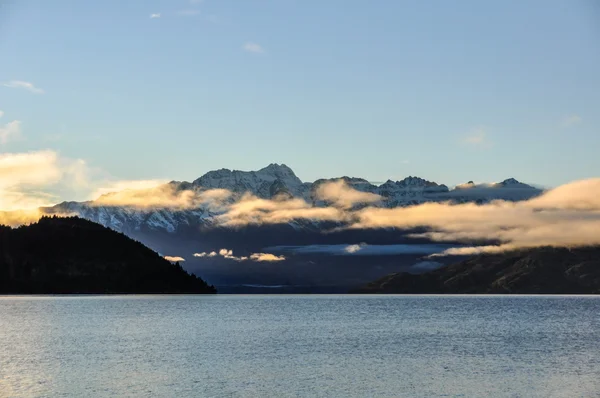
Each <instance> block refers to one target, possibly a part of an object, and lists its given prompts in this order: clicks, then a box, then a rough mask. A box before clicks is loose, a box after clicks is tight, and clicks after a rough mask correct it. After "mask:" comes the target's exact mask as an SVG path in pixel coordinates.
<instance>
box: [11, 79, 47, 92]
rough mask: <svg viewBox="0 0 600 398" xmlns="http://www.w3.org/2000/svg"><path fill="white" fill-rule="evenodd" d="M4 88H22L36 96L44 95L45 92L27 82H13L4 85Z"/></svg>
mask: <svg viewBox="0 0 600 398" xmlns="http://www.w3.org/2000/svg"><path fill="white" fill-rule="evenodd" d="M2 85H3V86H4V87H10V88H22V89H25V90H27V91H30V92H32V93H34V94H44V90H42V89H41V88H39V87H36V86H35V85H34V84H33V83H30V82H25V81H22V80H11V81H9V82H5V83H2Z"/></svg>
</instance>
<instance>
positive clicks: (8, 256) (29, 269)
mask: <svg viewBox="0 0 600 398" xmlns="http://www.w3.org/2000/svg"><path fill="white" fill-rule="evenodd" d="M0 293H2V294H6V293H20V294H23V293H215V290H214V288H213V287H212V286H208V285H207V284H206V283H205V282H204V281H203V280H202V279H200V278H197V277H196V276H194V275H190V274H188V273H187V272H186V271H184V270H183V269H182V268H181V267H180V266H179V265H178V264H171V263H170V262H169V261H167V260H165V259H164V258H162V257H160V256H159V255H158V254H157V253H156V252H154V251H152V250H150V249H149V248H147V247H145V246H144V245H142V244H141V243H139V242H136V241H134V240H132V239H130V238H128V237H126V236H125V235H123V234H121V233H118V232H115V231H112V230H110V229H108V228H105V227H103V226H101V225H99V224H96V223H92V222H90V221H87V220H83V219H80V218H77V217H69V218H57V217H54V218H49V217H43V218H42V219H40V221H39V222H37V223H35V224H31V225H28V226H23V227H19V228H15V229H13V228H9V227H5V226H0Z"/></svg>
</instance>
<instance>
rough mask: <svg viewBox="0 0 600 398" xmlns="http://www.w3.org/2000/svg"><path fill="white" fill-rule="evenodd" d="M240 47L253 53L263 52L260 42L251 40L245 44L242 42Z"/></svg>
mask: <svg viewBox="0 0 600 398" xmlns="http://www.w3.org/2000/svg"><path fill="white" fill-rule="evenodd" d="M242 49H243V50H244V51H246V52H249V53H254V54H264V53H265V49H264V48H263V47H262V46H261V45H260V44H257V43H253V42H247V43H246V44H244V45H243V46H242Z"/></svg>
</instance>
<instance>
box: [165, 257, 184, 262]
mask: <svg viewBox="0 0 600 398" xmlns="http://www.w3.org/2000/svg"><path fill="white" fill-rule="evenodd" d="M164 259H165V260H167V261H170V262H172V263H177V262H182V261H185V258H183V257H179V256H164Z"/></svg>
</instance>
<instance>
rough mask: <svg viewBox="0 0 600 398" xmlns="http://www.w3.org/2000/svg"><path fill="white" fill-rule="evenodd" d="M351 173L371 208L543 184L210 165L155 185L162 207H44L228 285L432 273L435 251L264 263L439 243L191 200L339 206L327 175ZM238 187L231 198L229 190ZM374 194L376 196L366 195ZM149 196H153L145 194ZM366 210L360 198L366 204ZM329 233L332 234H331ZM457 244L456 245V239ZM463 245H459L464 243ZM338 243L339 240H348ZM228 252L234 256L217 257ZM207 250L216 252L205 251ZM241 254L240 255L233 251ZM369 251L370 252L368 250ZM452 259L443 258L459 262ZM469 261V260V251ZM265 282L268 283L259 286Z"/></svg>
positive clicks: (519, 196)
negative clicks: (311, 248) (328, 191)
mask: <svg viewBox="0 0 600 398" xmlns="http://www.w3.org/2000/svg"><path fill="white" fill-rule="evenodd" d="M339 180H343V181H344V182H345V184H346V185H348V186H349V187H351V188H354V189H355V190H358V191H361V192H366V193H370V194H375V195H379V196H380V197H381V198H382V200H379V201H377V202H376V203H369V205H370V206H381V207H389V208H393V207H399V206H411V205H415V204H420V203H425V202H455V203H469V202H471V203H487V202H490V201H493V200H498V199H501V200H507V201H519V200H525V199H528V198H531V197H534V196H536V195H539V194H540V193H541V192H542V191H541V190H540V189H537V188H535V187H532V186H530V185H527V184H523V183H521V182H519V181H517V180H515V179H513V178H508V179H506V180H504V181H502V182H500V183H496V184H474V183H473V182H469V183H467V184H462V185H459V186H457V187H453V188H449V187H448V186H447V185H445V184H440V183H436V182H432V181H428V180H426V179H423V178H419V177H414V176H409V177H406V178H404V179H402V180H400V181H391V180H388V181H386V182H384V183H383V184H373V183H371V182H369V181H368V180H366V179H364V178H357V177H347V176H343V177H340V178H323V179H318V180H316V181H314V182H303V181H302V180H300V179H299V178H298V177H297V176H296V174H295V173H294V172H293V171H292V169H290V168H289V167H288V166H286V165H284V164H281V165H279V164H270V165H268V166H267V167H264V168H262V169H260V170H258V171H239V170H228V169H220V170H214V171H210V172H208V173H206V174H204V175H203V176H201V177H199V178H197V179H196V180H194V181H192V182H188V181H171V182H169V183H166V184H165V185H163V186H159V187H157V188H153V189H155V191H150V192H149V193H150V196H152V195H153V194H154V193H156V194H157V195H158V196H160V195H163V194H164V193H165V192H166V193H168V195H166V200H161V201H158V202H156V203H155V205H153V206H135V205H121V204H120V201H119V198H121V197H122V196H123V195H125V196H127V197H134V198H135V197H136V195H137V193H138V191H135V190H129V191H122V192H114V193H109V194H106V195H103V196H101V197H99V198H96V199H95V200H93V201H86V202H63V203H60V204H57V205H55V206H52V207H47V208H43V209H42V211H43V212H45V213H48V214H63V215H64V214H71V215H77V216H79V217H82V218H84V219H87V220H90V221H93V222H96V223H99V224H101V225H103V226H105V227H109V228H110V229H113V230H115V231H118V232H122V233H124V234H126V235H127V236H129V237H131V238H133V239H136V240H138V241H140V242H142V243H144V244H145V245H147V246H148V247H150V248H151V249H153V250H155V251H157V252H159V253H160V254H162V255H164V256H178V257H182V258H183V259H185V261H182V262H181V264H182V265H183V267H184V268H185V269H186V270H187V271H189V272H194V273H197V274H199V275H202V276H203V278H205V279H206V280H207V281H208V282H209V283H211V284H213V285H215V286H216V287H217V288H218V290H219V291H220V292H223V293H231V292H274V290H273V289H274V288H273V286H277V289H276V290H277V291H278V292H290V293H313V292H319V293H331V292H339V293H345V292H347V291H348V290H350V289H352V288H357V287H359V286H362V285H364V284H366V283H368V282H371V281H373V280H376V279H377V278H381V277H384V276H385V275H388V274H390V273H395V272H402V271H408V272H423V270H422V269H421V268H419V267H415V264H417V263H419V262H421V261H423V260H422V257H423V256H424V255H426V254H428V253H429V254H430V251H429V250H425V251H423V252H421V254H419V253H415V252H410V253H409V252H404V253H396V254H389V253H388V254H386V255H376V254H373V255H360V256H355V255H352V256H351V255H332V254H330V253H327V252H326V251H323V252H319V253H310V254H307V253H301V252H294V251H292V252H285V253H284V252H279V253H277V252H275V251H273V254H276V255H278V256H283V257H285V260H284V261H277V262H257V261H252V260H247V261H239V259H241V258H248V259H250V258H251V256H252V255H253V254H256V253H264V252H267V253H270V252H271V250H270V248H273V247H284V246H303V245H305V246H306V245H324V247H328V246H327V245H338V246H339V245H342V246H345V245H356V244H359V245H360V244H367V245H374V246H373V247H378V246H381V245H418V246H419V247H422V246H420V245H423V244H425V245H428V244H431V243H432V242H430V241H428V240H426V239H421V238H415V237H411V236H410V234H411V232H417V233H418V232H423V231H421V230H416V231H407V230H403V231H398V230H395V229H393V228H379V229H343V228H342V229H338V228H333V227H335V226H336V224H334V223H333V224H332V222H326V221H320V222H316V221H307V220H304V221H301V220H293V221H290V222H289V223H283V224H273V225H269V224H260V225H245V226H237V227H235V228H234V227H226V226H222V225H221V224H220V223H219V222H218V220H219V219H218V217H219V216H220V215H222V214H223V212H224V211H225V210H223V208H219V207H218V206H216V207H215V206H214V205H213V203H212V202H211V201H210V200H198V201H194V200H192V201H185V206H179V205H178V203H180V202H181V200H182V198H183V199H189V197H188V196H186V195H187V194H190V195H191V196H192V197H194V198H198V197H200V198H202V197H209V196H210V195H211V193H212V194H214V193H215V192H216V193H217V194H220V193H222V192H227V193H228V196H227V198H226V199H224V200H225V201H226V203H228V204H231V203H234V202H236V201H238V200H239V199H240V198H242V197H244V195H248V194H251V195H253V196H255V197H257V198H261V199H274V200H280V198H282V197H284V198H299V199H302V200H304V201H306V202H307V203H308V204H310V205H312V206H316V207H322V206H327V205H329V203H327V202H326V201H324V200H322V198H321V197H320V196H319V195H318V193H319V188H320V187H322V185H323V184H325V183H327V182H336V181H339ZM229 193H231V195H229ZM366 196H369V197H371V196H372V195H366ZM142 197H143V200H146V197H145V196H144V194H143V195H142ZM357 206H359V207H360V204H357ZM325 231H327V233H324V232H325ZM449 243H452V242H449ZM456 243H457V244H459V242H456ZM338 246H336V247H338ZM221 250H224V251H223V252H224V253H228V254H227V255H226V256H220V255H214V256H209V255H208V254H210V253H212V252H214V253H215V254H217V253H219V252H220V251H221ZM200 253H205V254H206V255H204V256H202V257H200ZM229 253H232V254H229ZM366 253H367V252H366V251H365V254H366ZM456 259H457V258H456V257H455V258H454V259H452V260H450V259H445V258H442V259H440V260H439V262H440V264H439V265H442V264H448V263H449V262H450V261H456ZM459 259H460V257H459ZM257 286H259V287H257Z"/></svg>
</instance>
